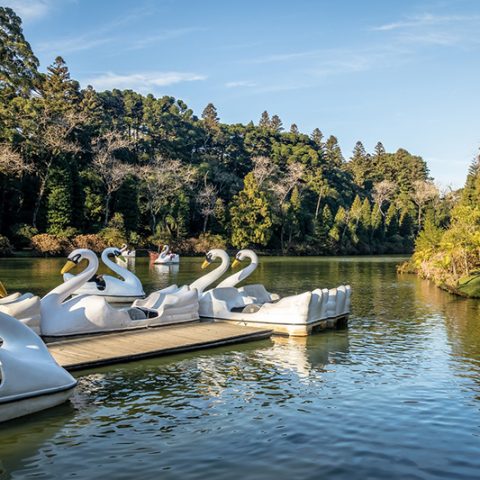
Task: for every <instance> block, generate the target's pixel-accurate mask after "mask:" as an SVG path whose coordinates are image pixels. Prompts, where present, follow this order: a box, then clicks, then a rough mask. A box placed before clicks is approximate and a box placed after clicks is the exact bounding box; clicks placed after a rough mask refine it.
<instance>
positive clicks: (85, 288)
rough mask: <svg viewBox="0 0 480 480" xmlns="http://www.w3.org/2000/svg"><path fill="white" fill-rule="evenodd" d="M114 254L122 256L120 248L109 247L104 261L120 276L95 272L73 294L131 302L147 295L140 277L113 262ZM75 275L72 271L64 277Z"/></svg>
mask: <svg viewBox="0 0 480 480" xmlns="http://www.w3.org/2000/svg"><path fill="white" fill-rule="evenodd" d="M112 255H113V256H115V257H117V258H122V254H121V252H120V250H119V249H118V248H112V247H109V248H106V249H105V250H103V252H102V256H101V258H102V262H103V264H104V265H105V266H106V267H108V268H109V269H110V270H111V271H113V272H114V273H116V274H117V275H118V277H120V278H117V277H114V276H112V275H97V273H95V274H94V275H92V277H91V278H90V279H89V280H88V281H87V282H85V283H84V284H83V285H82V286H81V287H79V288H78V289H77V290H75V291H74V292H73V295H99V296H100V297H105V299H106V300H107V302H110V303H130V302H133V301H134V300H136V299H138V298H144V297H145V292H144V291H143V286H142V282H141V281H140V279H139V278H138V277H137V276H136V275H135V274H134V273H133V272H131V271H130V270H128V268H126V267H124V266H122V265H119V264H117V263H115V262H112V261H111V260H110V258H109V257H110V256H112ZM73 276H74V275H72V274H70V273H65V274H64V276H63V278H64V280H65V281H67V280H69V279H71V278H72V277H73Z"/></svg>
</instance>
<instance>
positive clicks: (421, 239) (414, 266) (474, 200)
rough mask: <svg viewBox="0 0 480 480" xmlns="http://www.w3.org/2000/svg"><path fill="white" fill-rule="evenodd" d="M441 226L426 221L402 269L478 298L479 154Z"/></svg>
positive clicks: (431, 221)
mask: <svg viewBox="0 0 480 480" xmlns="http://www.w3.org/2000/svg"><path fill="white" fill-rule="evenodd" d="M450 216H451V218H450V222H449V224H448V225H447V226H446V227H444V228H442V227H440V226H439V225H438V224H436V223H435V221H434V219H433V218H428V219H427V220H426V221H425V224H424V228H423V229H422V231H421V232H420V234H419V235H418V237H417V240H416V243H415V251H414V253H413V255H412V257H411V259H410V260H409V261H408V262H406V263H404V264H403V265H401V267H400V269H399V270H400V271H401V272H413V273H417V274H419V275H420V276H421V277H422V278H427V279H429V280H432V281H434V282H435V283H436V284H437V285H438V286H439V287H441V288H444V289H446V290H449V291H451V292H452V293H455V294H458V295H461V296H466V297H473V298H480V156H479V157H478V158H477V159H476V160H474V161H473V163H472V165H471V166H470V170H469V172H468V176H467V180H466V182H465V187H464V188H463V189H462V191H461V192H459V195H458V199H457V201H456V203H455V205H454V206H453V208H452V211H451V215H450Z"/></svg>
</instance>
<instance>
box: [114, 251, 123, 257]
mask: <svg viewBox="0 0 480 480" xmlns="http://www.w3.org/2000/svg"><path fill="white" fill-rule="evenodd" d="M113 254H114V255H115V256H116V257H119V256H120V255H121V253H120V251H119V250H115V251H114V252H113Z"/></svg>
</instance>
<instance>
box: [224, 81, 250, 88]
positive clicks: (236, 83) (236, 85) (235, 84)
mask: <svg viewBox="0 0 480 480" xmlns="http://www.w3.org/2000/svg"><path fill="white" fill-rule="evenodd" d="M256 85H257V84H256V83H253V82H250V81H248V80H237V81H233V82H227V83H226V84H225V86H226V87H227V88H242V87H245V88H249V87H255V86H256Z"/></svg>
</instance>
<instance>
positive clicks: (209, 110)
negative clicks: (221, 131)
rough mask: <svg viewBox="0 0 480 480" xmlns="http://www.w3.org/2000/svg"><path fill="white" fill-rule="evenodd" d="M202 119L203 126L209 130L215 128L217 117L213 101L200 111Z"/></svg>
mask: <svg viewBox="0 0 480 480" xmlns="http://www.w3.org/2000/svg"><path fill="white" fill-rule="evenodd" d="M202 119H203V121H204V123H205V126H206V127H207V129H209V130H217V129H218V124H219V119H218V114H217V109H216V108H215V105H213V103H209V104H208V105H207V106H206V107H205V108H204V109H203V112H202Z"/></svg>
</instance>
